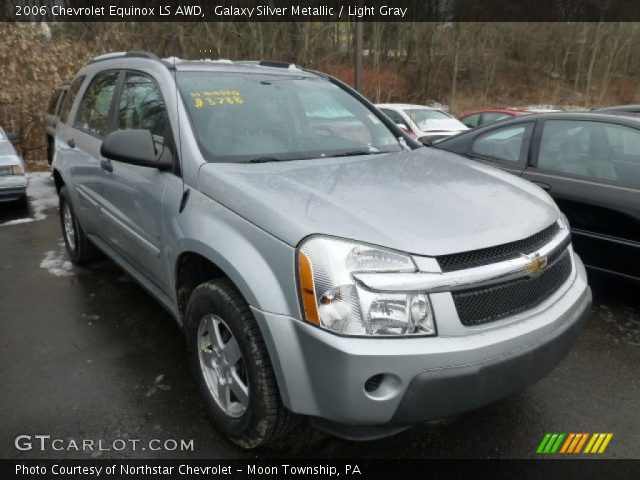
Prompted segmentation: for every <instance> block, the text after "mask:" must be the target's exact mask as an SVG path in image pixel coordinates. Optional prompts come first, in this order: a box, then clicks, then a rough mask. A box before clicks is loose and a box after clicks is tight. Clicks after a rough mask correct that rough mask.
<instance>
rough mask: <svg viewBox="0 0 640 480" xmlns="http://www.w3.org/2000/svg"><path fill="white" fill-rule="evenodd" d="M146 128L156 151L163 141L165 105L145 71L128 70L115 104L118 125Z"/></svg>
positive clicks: (165, 115)
mask: <svg viewBox="0 0 640 480" xmlns="http://www.w3.org/2000/svg"><path fill="white" fill-rule="evenodd" d="M117 128H119V129H121V130H124V129H129V128H132V129H142V130H149V131H150V132H151V134H152V135H153V139H154V141H155V143H156V148H157V149H158V151H161V150H162V147H163V146H164V145H165V135H166V133H167V130H166V129H167V107H166V106H165V103H164V99H163V97H162V93H161V92H160V88H159V87H158V84H157V83H156V82H155V81H154V80H153V79H152V78H151V77H149V76H148V75H144V74H141V73H135V72H129V73H127V76H126V77H125V81H124V86H123V89H122V96H121V97H120V104H119V106H118V127H117Z"/></svg>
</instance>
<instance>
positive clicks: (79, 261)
mask: <svg viewBox="0 0 640 480" xmlns="http://www.w3.org/2000/svg"><path fill="white" fill-rule="evenodd" d="M60 226H61V227H62V237H63V238H64V244H65V246H66V247H67V252H68V253H69V258H70V259H71V261H72V262H73V263H75V264H76V265H83V264H86V263H90V262H93V261H95V260H97V259H99V258H100V256H101V255H100V251H99V250H98V248H97V247H96V246H95V245H94V244H93V243H92V242H91V240H89V238H87V236H86V234H85V233H84V230H82V227H81V226H80V222H78V217H76V214H75V212H74V210H73V206H72V205H71V201H70V200H69V192H68V190H67V187H62V188H61V189H60Z"/></svg>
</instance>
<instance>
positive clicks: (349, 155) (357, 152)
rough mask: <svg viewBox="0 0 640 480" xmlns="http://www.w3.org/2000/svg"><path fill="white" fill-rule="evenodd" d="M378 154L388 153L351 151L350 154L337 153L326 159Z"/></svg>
mask: <svg viewBox="0 0 640 480" xmlns="http://www.w3.org/2000/svg"><path fill="white" fill-rule="evenodd" d="M379 153H389V152H381V151H380V150H378V151H376V150H352V151H350V152H344V153H338V154H336V155H327V157H326V158H335V157H355V156H356V155H376V154H379Z"/></svg>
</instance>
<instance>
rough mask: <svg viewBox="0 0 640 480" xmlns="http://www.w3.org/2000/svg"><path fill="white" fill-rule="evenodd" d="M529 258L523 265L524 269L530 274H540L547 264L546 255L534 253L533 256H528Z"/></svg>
mask: <svg viewBox="0 0 640 480" xmlns="http://www.w3.org/2000/svg"><path fill="white" fill-rule="evenodd" d="M529 259H530V260H531V261H530V262H529V263H527V264H526V265H525V266H524V271H525V272H527V273H530V274H531V275H540V274H541V273H542V271H543V270H544V269H545V267H546V266H547V263H548V260H547V257H541V256H540V254H539V253H536V254H535V255H534V256H533V257H529Z"/></svg>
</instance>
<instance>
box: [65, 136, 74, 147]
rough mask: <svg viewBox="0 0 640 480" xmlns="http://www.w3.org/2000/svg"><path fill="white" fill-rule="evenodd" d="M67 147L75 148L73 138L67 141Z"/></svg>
mask: <svg viewBox="0 0 640 480" xmlns="http://www.w3.org/2000/svg"><path fill="white" fill-rule="evenodd" d="M67 145H69V147H71V148H76V142H75V141H74V140H73V138H70V139H69V140H67Z"/></svg>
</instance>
